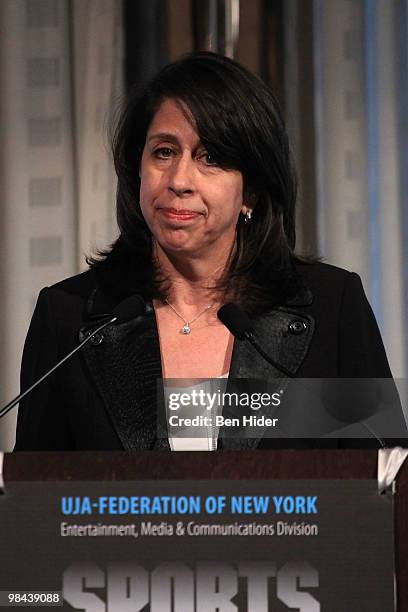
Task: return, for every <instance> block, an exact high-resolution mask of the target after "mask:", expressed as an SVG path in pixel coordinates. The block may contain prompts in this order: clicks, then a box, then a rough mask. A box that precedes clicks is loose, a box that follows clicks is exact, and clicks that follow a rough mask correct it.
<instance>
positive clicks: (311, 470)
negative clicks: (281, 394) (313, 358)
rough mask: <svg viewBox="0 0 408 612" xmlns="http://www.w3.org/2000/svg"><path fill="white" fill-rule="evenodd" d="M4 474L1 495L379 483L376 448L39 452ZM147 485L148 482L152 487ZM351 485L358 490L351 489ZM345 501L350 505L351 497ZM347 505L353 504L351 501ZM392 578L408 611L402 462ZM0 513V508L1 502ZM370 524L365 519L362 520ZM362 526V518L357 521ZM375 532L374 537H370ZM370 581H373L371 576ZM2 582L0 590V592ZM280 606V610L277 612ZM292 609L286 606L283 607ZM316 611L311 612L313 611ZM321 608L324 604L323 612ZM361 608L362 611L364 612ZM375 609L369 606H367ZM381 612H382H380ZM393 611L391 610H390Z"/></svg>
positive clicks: (11, 460) (407, 488) (406, 478)
mask: <svg viewBox="0 0 408 612" xmlns="http://www.w3.org/2000/svg"><path fill="white" fill-rule="evenodd" d="M3 476H4V481H5V490H6V495H5V496H0V504H1V502H2V499H3V500H4V499H5V498H6V497H7V490H8V489H10V491H12V490H13V486H16V485H17V484H18V483H31V484H32V485H33V486H35V487H38V492H37V494H38V495H39V496H40V495H41V490H45V485H46V483H47V482H48V483H52V482H55V481H59V482H62V483H70V482H78V483H83V484H85V485H86V484H87V483H90V482H91V481H92V482H93V481H97V482H99V483H101V482H105V483H114V482H116V481H122V482H123V481H125V482H128V483H130V481H138V482H139V481H154V483H157V484H160V483H164V484H166V482H167V484H168V483H171V482H174V481H189V482H194V483H195V486H196V488H197V487H198V490H199V487H200V482H204V481H205V482H207V483H208V481H210V483H213V484H214V486H216V485H217V483H219V482H221V481H222V482H225V481H228V482H231V485H233V486H234V487H235V488H236V487H237V485H238V486H239V485H240V482H239V481H242V483H244V482H245V483H248V482H254V483H255V482H256V481H262V482H263V483H265V481H270V483H271V485H272V484H273V483H276V482H278V481H285V482H289V483H290V482H291V481H293V482H295V481H296V482H297V483H299V482H304V483H307V487H309V488H310V489H311V492H313V490H314V487H318V485H319V483H324V482H327V481H333V480H335V481H337V483H338V486H339V488H341V486H343V485H346V484H347V482H349V481H354V488H355V490H357V489H358V482H357V485H356V481H365V482H366V481H371V483H372V485H373V486H376V481H377V451H375V450H343V451H341V450H276V451H244V452H239V453H238V452H235V451H221V452H217V453H206V452H175V453H171V454H169V453H168V452H164V451H154V452H153V451H151V452H145V451H143V452H139V451H134V452H133V451H132V452H70V453H68V452H58V453H53V452H42V453H15V454H9V455H5V458H4V468H3ZM154 483H153V484H154ZM356 486H357V488H356ZM349 503H350V500H349ZM351 504H352V500H351ZM392 512H393V514H394V546H395V558H394V562H395V574H396V586H397V597H396V599H397V611H398V612H405V611H407V610H408V465H407V464H404V465H403V466H402V468H401V470H400V473H399V475H398V477H397V483H396V491H395V494H394V495H393V507H392ZM0 514H1V505H0ZM367 519H368V516H367ZM360 520H362V524H363V525H364V520H365V517H360ZM375 537H376V535H375V534H372V538H374V539H375ZM373 579H375V577H373ZM1 589H4V585H1V586H0V590H1ZM278 609H279V610H280V609H285V608H284V607H282V608H278ZM288 609H290V608H288ZM316 609H317V608H316ZM323 609H324V608H323V607H322V610H323ZM364 609H365V608H364ZM372 609H373V610H374V608H372ZM382 612H388V611H387V610H382ZM390 612H391V609H390Z"/></svg>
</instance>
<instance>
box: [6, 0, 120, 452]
mask: <svg viewBox="0 0 408 612" xmlns="http://www.w3.org/2000/svg"><path fill="white" fill-rule="evenodd" d="M120 8H121V3H120V2H116V1H115V0H78V1H70V0H2V1H1V2H0V28H1V31H0V62H1V66H0V82H1V90H2V97H1V107H0V122H1V126H2V129H1V132H0V139H1V145H0V193H1V207H0V226H1V234H2V243H1V244H2V247H1V248H2V253H1V255H2V256H1V258H0V261H1V263H0V288H1V291H0V300H1V317H0V338H1V346H2V351H1V356H0V405H4V404H6V403H7V401H9V400H10V399H11V398H12V397H13V396H14V395H17V393H18V390H19V369H20V359H21V352H22V347H23V343H24V338H25V335H26V332H27V328H28V324H29V321H30V318H31V314H32V311H33V308H34V305H35V301H36V297H37V295H38V292H39V290H40V289H41V288H42V287H44V286H45V285H50V284H52V283H55V282H57V281H58V280H61V279H63V278H65V277H67V276H70V275H72V274H75V273H76V272H78V271H79V269H80V262H81V261H83V254H84V253H89V252H90V251H91V250H92V249H93V248H94V247H95V246H96V245H97V244H99V243H98V240H100V241H101V243H106V241H109V240H111V239H112V238H113V236H114V234H115V226H114V213H113V210H114V192H115V181H114V177H113V174H112V171H111V164H110V161H109V153H108V151H107V148H106V146H105V142H104V140H103V127H104V122H105V118H107V119H109V112H110V109H111V108H112V105H113V104H114V102H115V101H116V98H117V96H118V93H119V91H120V88H121V73H122V66H121V24H120V19H121V17H120ZM102 228H103V229H102ZM101 243H100V244H101ZM56 409H58V407H57V406H56ZM15 418H16V410H15V411H13V412H12V413H9V415H8V416H7V417H6V418H5V419H3V420H1V421H0V449H1V450H10V449H11V448H12V446H13V444H14V430H15Z"/></svg>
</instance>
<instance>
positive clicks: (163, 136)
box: [147, 132, 178, 144]
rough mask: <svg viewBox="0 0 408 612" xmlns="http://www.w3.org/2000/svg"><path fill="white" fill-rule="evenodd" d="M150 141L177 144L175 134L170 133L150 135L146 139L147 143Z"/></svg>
mask: <svg viewBox="0 0 408 612" xmlns="http://www.w3.org/2000/svg"><path fill="white" fill-rule="evenodd" d="M151 140H167V141H168V142H174V143H176V144H177V143H178V138H177V136H175V134H171V133H170V132H157V133H156V134H152V135H151V136H149V138H148V139H147V142H150V141H151Z"/></svg>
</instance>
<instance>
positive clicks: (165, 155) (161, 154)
mask: <svg viewBox="0 0 408 612" xmlns="http://www.w3.org/2000/svg"><path fill="white" fill-rule="evenodd" d="M172 153H173V151H172V150H171V149H169V148H168V147H160V148H159V149H156V150H155V151H154V152H153V155H154V156H155V157H157V159H169V157H171V155H172Z"/></svg>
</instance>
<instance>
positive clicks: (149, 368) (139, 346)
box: [80, 296, 168, 450]
mask: <svg viewBox="0 0 408 612" xmlns="http://www.w3.org/2000/svg"><path fill="white" fill-rule="evenodd" d="M132 300H133V301H134V302H135V307H136V306H137V302H138V300H139V298H138V296H131V297H129V298H127V299H126V301H127V302H128V303H127V304H126V305H124V303H123V302H121V304H120V305H118V307H117V309H119V306H120V308H121V310H122V311H123V309H124V308H123V307H124V306H126V308H125V310H129V311H130V312H131V308H132ZM100 301H101V300H100ZM99 306H100V304H99ZM95 308H97V306H95V304H93V305H92V310H93V311H92V313H90V314H91V318H92V320H93V321H92V324H91V326H89V325H88V326H86V327H84V328H82V329H81V331H80V339H81V340H83V339H84V338H85V336H86V335H87V334H88V333H89V331H90V330H92V329H95V328H96V327H97V326H98V324H100V323H101V321H102V322H103V318H104V317H105V316H106V314H104V313H106V302H105V303H104V308H102V310H99V314H98V313H95ZM115 311H116V308H113V309H111V310H110V314H111V313H112V314H115ZM98 336H99V337H96V338H94V339H92V340H91V341H90V342H88V344H86V345H85V346H84V348H83V356H84V359H85V362H86V365H87V367H88V370H89V374H90V376H91V377H92V379H93V381H94V383H95V385H96V387H97V389H98V392H99V395H100V396H101V398H102V400H103V402H104V405H105V409H106V411H107V413H108V414H109V416H110V419H111V422H112V425H113V427H114V429H115V431H116V433H117V435H118V436H119V438H120V440H121V442H122V444H123V447H124V448H125V449H126V450H129V449H136V448H137V449H143V450H146V449H151V448H153V447H158V448H160V447H162V448H167V447H168V442H167V439H165V440H164V441H163V440H160V436H159V439H158V436H157V414H160V413H161V411H163V410H164V406H163V393H161V392H160V386H161V382H160V381H162V370H161V359H160V345H159V337H158V333H157V325H156V318H155V314H154V310H153V308H152V306H149V305H147V308H146V312H145V313H144V314H143V315H140V316H138V317H136V318H134V319H131V320H128V321H126V322H124V323H119V324H115V325H110V326H108V327H107V328H106V329H104V330H103V332H102V333H101V334H98ZM158 387H159V393H158Z"/></svg>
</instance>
